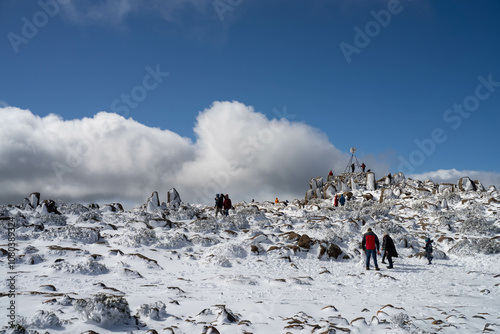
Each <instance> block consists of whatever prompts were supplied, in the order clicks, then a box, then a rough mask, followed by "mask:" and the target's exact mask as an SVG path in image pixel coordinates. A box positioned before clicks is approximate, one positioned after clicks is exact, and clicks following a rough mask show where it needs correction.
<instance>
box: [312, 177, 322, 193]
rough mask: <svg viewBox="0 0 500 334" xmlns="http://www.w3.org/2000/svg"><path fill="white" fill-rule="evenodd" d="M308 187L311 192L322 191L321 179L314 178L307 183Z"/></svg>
mask: <svg viewBox="0 0 500 334" xmlns="http://www.w3.org/2000/svg"><path fill="white" fill-rule="evenodd" d="M309 187H311V189H312V190H314V191H316V189H318V188H319V189H323V177H321V176H318V177H314V178H312V179H311V180H310V181H309Z"/></svg>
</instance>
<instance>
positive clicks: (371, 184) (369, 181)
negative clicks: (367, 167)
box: [366, 172, 377, 191]
mask: <svg viewBox="0 0 500 334" xmlns="http://www.w3.org/2000/svg"><path fill="white" fill-rule="evenodd" d="M375 189H377V184H376V183H375V173H373V172H368V173H366V190H368V191H374V190H375Z"/></svg>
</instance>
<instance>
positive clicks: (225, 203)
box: [215, 194, 233, 217]
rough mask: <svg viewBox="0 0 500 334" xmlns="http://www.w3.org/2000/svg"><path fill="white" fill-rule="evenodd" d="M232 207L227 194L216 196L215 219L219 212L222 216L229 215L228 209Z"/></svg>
mask: <svg viewBox="0 0 500 334" xmlns="http://www.w3.org/2000/svg"><path fill="white" fill-rule="evenodd" d="M232 207H233V204H232V203H231V199H230V198H229V195H228V194H225V195H224V194H216V195H215V217H217V215H218V214H219V212H220V213H221V214H222V215H223V216H227V215H229V209H231V208H232Z"/></svg>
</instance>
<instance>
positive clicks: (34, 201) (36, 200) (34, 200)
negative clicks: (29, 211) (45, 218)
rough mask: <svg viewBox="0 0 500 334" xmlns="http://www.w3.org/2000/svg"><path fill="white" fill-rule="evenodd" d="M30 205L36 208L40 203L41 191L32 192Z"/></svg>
mask: <svg viewBox="0 0 500 334" xmlns="http://www.w3.org/2000/svg"><path fill="white" fill-rule="evenodd" d="M29 201H30V205H31V207H32V208H33V209H36V208H37V207H38V205H39V204H40V193H31V194H30V198H29Z"/></svg>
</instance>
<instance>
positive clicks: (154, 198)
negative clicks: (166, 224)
mask: <svg viewBox="0 0 500 334" xmlns="http://www.w3.org/2000/svg"><path fill="white" fill-rule="evenodd" d="M159 207H160V200H159V198H158V192H156V191H153V193H152V194H151V196H150V197H149V198H148V202H147V205H146V210H147V212H149V213H151V212H154V211H155V210H157V209H158V208H159Z"/></svg>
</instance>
